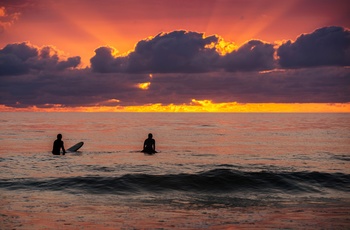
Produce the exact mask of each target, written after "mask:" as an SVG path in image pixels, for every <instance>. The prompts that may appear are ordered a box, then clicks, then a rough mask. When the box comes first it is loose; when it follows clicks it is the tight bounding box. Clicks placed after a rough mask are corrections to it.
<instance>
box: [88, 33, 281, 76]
mask: <svg viewBox="0 0 350 230" xmlns="http://www.w3.org/2000/svg"><path fill="white" fill-rule="evenodd" d="M219 41H220V39H219V37H218V36H209V37H204V35H203V34H201V33H196V32H186V31H174V32H171V33H162V34H158V35H157V36H156V37H154V38H151V39H147V40H142V41H140V42H139V43H137V45H136V47H135V50H134V51H133V52H131V53H130V54H129V55H128V56H126V57H114V56H113V55H112V53H113V52H114V49H113V48H111V47H100V48H98V49H97V50H95V53H96V54H95V56H94V57H93V58H91V67H92V69H93V71H95V72H100V73H111V72H129V73H147V72H148V73H179V72H181V73H201V72H210V71H218V70H221V69H224V70H226V71H230V72H233V71H255V70H266V69H272V68H273V67H274V58H273V54H274V48H273V45H271V44H267V43H263V42H261V41H258V40H252V41H249V42H248V43H246V44H244V45H243V46H242V47H240V48H239V49H238V50H236V51H234V52H232V53H229V54H226V55H224V56H220V55H219V53H218V52H217V50H216V46H217V45H218V43H219Z"/></svg>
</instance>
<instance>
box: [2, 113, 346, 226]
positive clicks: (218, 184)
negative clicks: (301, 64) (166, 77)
mask: <svg viewBox="0 0 350 230" xmlns="http://www.w3.org/2000/svg"><path fill="white" fill-rule="evenodd" d="M0 120H1V122H0V141H1V142H0V143H1V144H0V146H1V147H0V170H1V171H0V198H1V200H0V229H350V167H349V166H350V114H335V113H329V114H321V113H317V114H312V113H294V114H292V113H291V114H289V113H282V114H279V113H34V112H32V113H30V112H29V113H26V112H18V113H11V112H5V113H0ZM58 133H61V134H62V135H63V141H64V145H65V148H66V149H67V148H69V147H70V146H72V145H74V144H76V143H77V142H80V141H83V142H84V146H83V147H82V148H81V149H80V150H79V151H78V152H76V153H67V154H66V155H64V156H63V155H61V156H54V155H52V154H51V150H52V144H53V141H54V140H55V139H56V136H57V134H58ZM148 133H152V134H153V137H154V139H155V140H156V150H157V151H158V153H156V154H154V155H147V154H146V155H145V154H143V153H141V152H140V150H142V145H143V141H144V140H145V139H146V138H147V135H148Z"/></svg>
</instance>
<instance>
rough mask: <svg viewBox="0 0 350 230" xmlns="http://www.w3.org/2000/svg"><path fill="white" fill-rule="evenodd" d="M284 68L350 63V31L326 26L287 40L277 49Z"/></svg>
mask: <svg viewBox="0 0 350 230" xmlns="http://www.w3.org/2000/svg"><path fill="white" fill-rule="evenodd" d="M277 54H278V56H279V64H280V65H281V67H283V68H301V67H314V66H347V65H350V31H349V30H347V29H344V28H342V27H336V26H332V27H324V28H320V29H318V30H315V31H314V32H313V33H311V34H303V35H301V36H299V37H298V38H297V40H296V41H295V42H292V41H290V40H289V41H287V42H286V43H284V44H282V45H281V46H280V47H279V48H278V49H277Z"/></svg>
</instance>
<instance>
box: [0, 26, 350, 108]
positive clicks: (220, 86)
mask: <svg viewBox="0 0 350 230" xmlns="http://www.w3.org/2000/svg"><path fill="white" fill-rule="evenodd" d="M332 28H333V27H331V28H322V29H320V30H317V31H318V32H316V31H315V32H314V33H312V34H305V35H303V36H301V37H303V39H301V37H299V38H298V39H297V40H296V41H295V42H293V43H292V42H290V41H289V42H286V43H284V44H282V45H281V47H283V48H281V47H280V48H277V51H278V53H279V55H281V56H280V57H279V61H281V66H282V67H284V68H277V69H275V67H276V64H277V63H276V60H275V59H274V52H276V49H274V48H273V45H272V44H269V43H264V42H262V41H259V40H251V41H248V42H247V43H245V44H243V45H242V46H241V47H238V48H235V50H233V51H232V52H228V53H219V52H218V49H217V45H218V44H219V43H220V41H221V40H220V39H221V38H220V37H218V36H216V35H215V36H209V37H205V36H204V35H203V34H201V33H196V32H185V31H174V32H171V33H164V34H163V33H162V34H159V35H157V36H155V37H152V38H149V39H145V40H142V41H140V42H139V43H137V45H136V46H135V50H134V51H132V52H131V53H129V54H128V55H126V56H117V51H116V50H115V49H114V48H113V47H110V46H105V47H100V48H98V49H96V50H95V56H94V57H92V58H91V68H86V69H75V67H77V66H78V65H79V63H80V57H64V54H63V53H62V52H61V51H59V50H57V49H56V48H55V47H53V46H44V47H40V48H39V47H36V46H34V45H31V44H29V43H25V42H24V43H15V44H9V45H7V46H5V47H4V48H3V49H1V50H0V76H1V77H0V104H1V105H7V106H10V107H29V106H37V107H45V108H46V107H50V106H56V105H62V106H67V107H74V106H102V105H104V106H128V105H145V104H158V103H162V104H183V103H191V101H192V99H196V100H212V101H213V102H215V103H220V102H238V103H266V102H274V103H343V102H350V94H349V93H348V92H349V91H350V68H349V67H343V66H339V65H340V64H341V62H337V63H338V65H334V66H332V65H330V64H327V66H324V65H321V66H314V65H312V67H313V68H306V67H308V65H305V63H303V65H301V64H300V62H299V63H298V65H295V64H294V65H293V63H294V62H296V61H300V60H294V58H295V57H293V58H291V56H292V55H291V54H293V55H296V53H298V55H301V54H300V53H302V52H306V50H307V47H308V46H307V44H309V45H310V52H313V51H314V49H315V47H318V46H316V45H315V44H313V43H317V41H318V40H320V42H321V41H322V42H324V43H322V44H324V45H325V44H328V42H331V41H332V42H335V41H336V39H335V38H339V39H338V43H339V44H332V45H329V46H330V48H329V47H324V49H323V51H322V52H325V53H332V52H335V54H334V56H337V55H336V54H343V53H345V54H346V55H347V52H348V51H347V49H348V46H347V45H344V44H346V42H341V41H347V40H346V39H344V37H345V38H346V36H344V33H345V34H348V32H347V31H346V30H345V29H339V28H338V27H336V29H335V28H333V29H332ZM334 33H335V34H334ZM325 34H328V35H329V36H326V35H325ZM321 35H322V36H321ZM305 37H306V38H305ZM311 38H312V39H311ZM321 38H322V39H321ZM300 39H301V40H300ZM304 40H305V41H307V42H305V41H304ZM301 41H303V42H301ZM311 41H313V42H311ZM326 41H328V42H326ZM310 43H312V44H310ZM315 52H316V51H315ZM287 54H288V55H289V56H288V55H287ZM345 54H344V55H345ZM283 55H285V56H283ZM308 55H309V58H318V57H313V54H308ZM286 57H288V58H286ZM322 58H324V57H322ZM333 59H335V58H333ZM333 59H332V60H333ZM304 61H305V60H304ZM315 63H318V64H320V63H322V62H320V61H319V60H318V59H316V61H315ZM345 64H346V63H345ZM342 65H344V64H342ZM281 66H280V67H281ZM297 66H301V67H303V68H297ZM63 70H64V71H63ZM265 70H267V71H265ZM149 73H152V74H149Z"/></svg>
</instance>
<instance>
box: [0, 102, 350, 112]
mask: <svg viewBox="0 0 350 230" xmlns="http://www.w3.org/2000/svg"><path fill="white" fill-rule="evenodd" d="M117 102H119V101H117ZM48 106H50V108H38V107H36V106H31V107H27V108H12V107H7V106H4V105H0V112H155V113H157V112H166V113H168V112H170V113H198V112H203V113H350V103H237V102H229V103H213V102H212V101H210V100H195V99H193V100H192V102H191V103H188V104H168V105H163V104H161V103H156V104H147V105H141V106H85V107H84V106H78V107H65V106H62V105H48Z"/></svg>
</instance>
